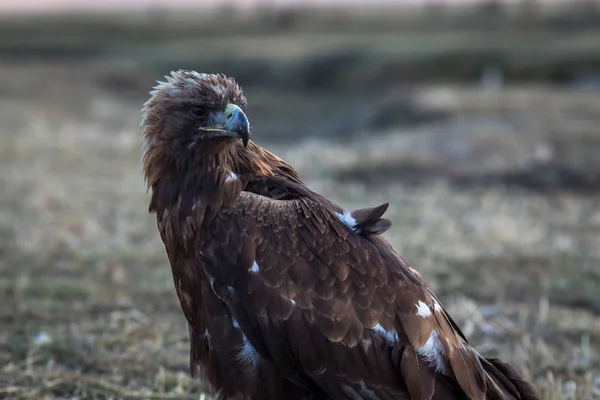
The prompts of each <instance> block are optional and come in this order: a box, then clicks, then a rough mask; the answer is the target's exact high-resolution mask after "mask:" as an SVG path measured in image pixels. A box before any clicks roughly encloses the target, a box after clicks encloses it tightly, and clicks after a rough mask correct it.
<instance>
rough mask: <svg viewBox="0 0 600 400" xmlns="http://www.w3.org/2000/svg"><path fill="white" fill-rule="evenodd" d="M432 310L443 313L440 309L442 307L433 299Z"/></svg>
mask: <svg viewBox="0 0 600 400" xmlns="http://www.w3.org/2000/svg"><path fill="white" fill-rule="evenodd" d="M433 309H434V310H435V311H437V312H439V313H441V312H442V311H444V309H443V308H442V306H440V303H438V302H437V300H436V299H433Z"/></svg>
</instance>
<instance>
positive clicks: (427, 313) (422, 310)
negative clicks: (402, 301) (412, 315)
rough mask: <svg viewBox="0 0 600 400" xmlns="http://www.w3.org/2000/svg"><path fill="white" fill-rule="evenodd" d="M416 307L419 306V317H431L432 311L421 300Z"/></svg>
mask: <svg viewBox="0 0 600 400" xmlns="http://www.w3.org/2000/svg"><path fill="white" fill-rule="evenodd" d="M415 306H417V315H420V316H421V317H423V318H427V317H431V309H430V308H429V306H428V305H427V304H425V303H423V302H422V301H421V300H419V303H418V304H415Z"/></svg>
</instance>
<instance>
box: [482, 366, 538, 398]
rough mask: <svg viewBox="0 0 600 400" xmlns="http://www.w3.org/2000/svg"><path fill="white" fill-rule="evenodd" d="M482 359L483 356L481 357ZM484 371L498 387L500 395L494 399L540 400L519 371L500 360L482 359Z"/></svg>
mask: <svg viewBox="0 0 600 400" xmlns="http://www.w3.org/2000/svg"><path fill="white" fill-rule="evenodd" d="M480 357H481V356H480ZM481 364H482V365H483V369H484V370H485V372H486V373H487V375H488V376H489V377H490V379H491V380H492V381H493V383H494V384H495V386H497V389H498V393H497V394H496V395H495V396H494V395H493V394H492V393H490V395H491V396H490V398H492V399H498V400H501V399H502V400H503V399H516V400H539V399H540V397H539V396H538V395H537V393H536V392H535V389H534V388H533V386H531V385H530V384H529V383H528V382H526V381H525V380H523V378H521V376H520V375H519V373H518V372H517V370H516V369H515V368H514V367H513V366H511V365H509V364H506V363H504V362H502V361H500V360H498V359H495V358H484V357H481ZM490 383H491V382H490Z"/></svg>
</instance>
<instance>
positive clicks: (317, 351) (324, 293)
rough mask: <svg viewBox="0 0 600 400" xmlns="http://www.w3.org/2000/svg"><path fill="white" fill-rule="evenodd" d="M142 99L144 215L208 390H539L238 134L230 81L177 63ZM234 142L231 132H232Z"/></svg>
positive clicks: (361, 214)
mask: <svg viewBox="0 0 600 400" xmlns="http://www.w3.org/2000/svg"><path fill="white" fill-rule="evenodd" d="M150 93H151V98H150V99H149V100H148V101H147V102H146V103H145V105H144V109H143V113H144V116H143V120H142V128H143V134H142V141H143V158H142V162H143V169H144V174H145V178H146V180H147V183H148V186H149V188H151V190H152V198H151V202H150V212H154V213H156V218H157V222H158V230H159V231H160V236H161V238H162V240H163V242H164V244H165V247H166V251H167V255H168V258H169V261H170V264H171V268H172V271H173V278H174V283H175V288H176V290H177V295H178V297H179V301H180V303H181V307H182V309H183V313H184V314H185V317H186V319H187V322H188V325H189V335H190V344H191V353H190V368H191V373H192V374H193V375H194V374H197V373H199V372H200V373H203V374H204V375H205V377H206V378H207V381H208V383H209V385H210V389H211V391H212V392H213V393H214V394H215V395H216V396H217V398H219V399H255V400H256V399H264V400H268V399H291V400H293V399H298V400H300V399H334V400H346V399H380V400H387V399H413V400H427V399H537V396H536V394H535V393H534V390H533V389H532V387H531V386H530V385H529V384H528V383H526V382H525V381H523V380H522V379H521V378H520V377H519V375H518V373H517V372H516V371H515V369H514V368H512V367H511V366H509V365H507V364H505V363H502V362H501V361H499V360H495V359H486V358H484V357H482V356H481V355H479V354H478V353H477V352H476V351H475V350H474V349H473V348H472V347H471V346H470V345H469V344H468V342H467V340H466V338H465V337H464V335H463V334H462V332H461V331H460V329H459V328H458V327H457V326H456V324H455V323H454V322H453V320H452V319H451V318H450V316H449V315H448V313H447V312H446V311H445V310H444V308H443V307H442V304H441V302H440V301H439V300H438V299H437V298H436V297H435V295H434V294H433V293H432V292H431V290H430V289H429V288H428V286H427V284H426V283H425V282H424V281H423V279H422V278H421V276H420V275H419V273H418V272H417V271H416V270H414V269H413V268H411V267H410V266H409V264H408V263H407V262H406V261H405V260H404V259H403V258H402V257H401V256H399V255H398V254H397V253H396V252H395V251H394V249H393V248H392V247H391V246H390V245H389V244H388V243H387V242H386V241H385V240H384V239H383V238H382V236H381V235H380V234H381V233H382V232H384V231H386V230H387V229H388V228H389V226H390V224H389V221H387V220H386V219H384V218H382V216H383V213H384V212H385V211H386V208H387V204H383V205H381V206H379V207H374V208H364V209H360V210H351V211H347V210H344V209H342V208H341V207H339V206H338V205H336V204H334V203H333V202H331V201H329V200H327V199H325V198H324V197H322V196H320V195H319V194H317V193H315V192H313V191H311V190H310V189H308V188H307V187H306V186H304V185H303V184H302V182H301V181H300V179H299V177H298V174H297V173H296V171H294V169H293V168H292V167H291V166H290V165H289V164H287V163H286V162H285V161H283V160H282V159H280V158H279V157H277V156H276V155H274V154H272V153H270V152H269V151H267V150H265V149H263V148H261V147H259V146H258V145H256V144H255V143H253V142H252V141H250V140H249V137H250V126H249V122H248V118H247V117H246V115H245V113H244V111H243V110H244V108H245V107H246V98H245V97H244V95H243V93H242V90H241V89H240V87H239V86H238V84H237V83H236V82H235V80H234V79H232V78H229V77H227V76H224V75H221V74H202V73H197V72H195V71H188V70H180V71H177V72H172V73H171V76H167V77H166V81H165V82H158V85H157V86H156V87H155V88H154V90H153V91H151V92H150ZM240 139H241V140H240Z"/></svg>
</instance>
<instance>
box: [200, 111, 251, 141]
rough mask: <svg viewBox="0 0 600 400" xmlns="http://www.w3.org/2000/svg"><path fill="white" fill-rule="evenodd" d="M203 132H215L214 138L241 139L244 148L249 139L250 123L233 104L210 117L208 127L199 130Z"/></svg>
mask: <svg viewBox="0 0 600 400" xmlns="http://www.w3.org/2000/svg"><path fill="white" fill-rule="evenodd" d="M199 129H200V130H201V131H205V132H215V133H216V134H215V135H214V136H216V137H218V136H229V137H234V138H240V139H242V143H243V144H244V147H246V146H248V140H249V139H250V123H249V122H248V117H246V114H244V112H243V111H242V109H241V108H239V107H238V106H236V105H235V104H228V105H227V107H225V111H223V112H222V113H216V114H215V115H213V116H211V118H210V119H209V121H208V126H201V127H200V128H199Z"/></svg>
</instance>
